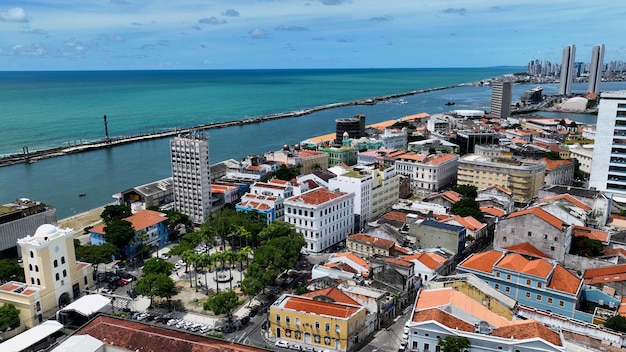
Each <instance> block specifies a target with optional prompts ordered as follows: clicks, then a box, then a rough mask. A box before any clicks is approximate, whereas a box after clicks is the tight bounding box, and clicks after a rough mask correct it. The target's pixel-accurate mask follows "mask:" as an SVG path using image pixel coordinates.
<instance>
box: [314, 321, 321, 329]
mask: <svg viewBox="0 0 626 352" xmlns="http://www.w3.org/2000/svg"><path fill="white" fill-rule="evenodd" d="M315 328H316V329H318V330H319V328H320V322H319V321H316V322H315Z"/></svg>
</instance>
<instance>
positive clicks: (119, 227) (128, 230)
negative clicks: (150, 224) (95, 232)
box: [104, 220, 135, 252]
mask: <svg viewBox="0 0 626 352" xmlns="http://www.w3.org/2000/svg"><path fill="white" fill-rule="evenodd" d="M104 233H105V238H106V241H107V242H109V243H110V244H112V245H114V246H115V247H117V248H118V249H119V250H120V252H121V249H122V247H125V246H128V245H130V244H131V243H132V242H133V241H134V239H135V229H134V228H133V225H132V224H131V223H130V222H128V221H126V220H112V221H111V222H110V223H109V224H108V225H107V226H105V227H104Z"/></svg>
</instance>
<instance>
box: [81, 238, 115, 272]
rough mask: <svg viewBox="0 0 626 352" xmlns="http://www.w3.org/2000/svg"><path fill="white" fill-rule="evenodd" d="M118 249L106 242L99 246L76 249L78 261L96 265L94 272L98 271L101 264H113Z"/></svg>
mask: <svg viewBox="0 0 626 352" xmlns="http://www.w3.org/2000/svg"><path fill="white" fill-rule="evenodd" d="M117 251H118V249H117V248H116V247H115V246H114V245H112V244H110V243H108V242H105V243H103V244H101V245H98V246H80V247H77V248H76V260H79V261H81V262H87V263H91V264H93V265H94V271H98V265H99V264H106V263H109V262H111V260H112V259H113V256H114V255H115V253H117Z"/></svg>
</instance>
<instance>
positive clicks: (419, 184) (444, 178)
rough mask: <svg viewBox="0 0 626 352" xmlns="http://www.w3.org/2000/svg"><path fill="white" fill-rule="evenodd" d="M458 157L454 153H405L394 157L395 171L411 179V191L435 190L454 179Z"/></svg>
mask: <svg viewBox="0 0 626 352" xmlns="http://www.w3.org/2000/svg"><path fill="white" fill-rule="evenodd" d="M458 165H459V157H458V156H457V155H456V154H437V155H429V156H426V155H422V154H416V153H412V152H409V153H405V154H402V155H400V156H398V158H397V159H396V162H395V166H396V172H397V173H398V174H400V175H404V176H407V177H409V178H410V180H411V192H412V193H414V194H418V193H420V192H421V191H427V192H436V191H438V190H440V189H442V188H443V187H444V186H446V185H449V184H451V183H453V182H454V181H455V180H456V174H457V170H458Z"/></svg>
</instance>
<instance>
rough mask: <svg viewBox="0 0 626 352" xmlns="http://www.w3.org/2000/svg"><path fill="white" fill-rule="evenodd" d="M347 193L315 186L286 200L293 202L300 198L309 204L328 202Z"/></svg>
mask: <svg viewBox="0 0 626 352" xmlns="http://www.w3.org/2000/svg"><path fill="white" fill-rule="evenodd" d="M346 194H348V193H346V192H331V191H329V190H327V189H326V188H316V189H314V190H312V191H309V192H306V193H302V194H300V195H297V196H293V197H291V198H289V199H287V201H291V202H294V203H297V202H299V201H300V200H302V201H303V202H304V203H305V204H311V205H320V204H324V203H327V202H330V201H331V200H333V199H336V198H339V197H341V196H344V195H346Z"/></svg>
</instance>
